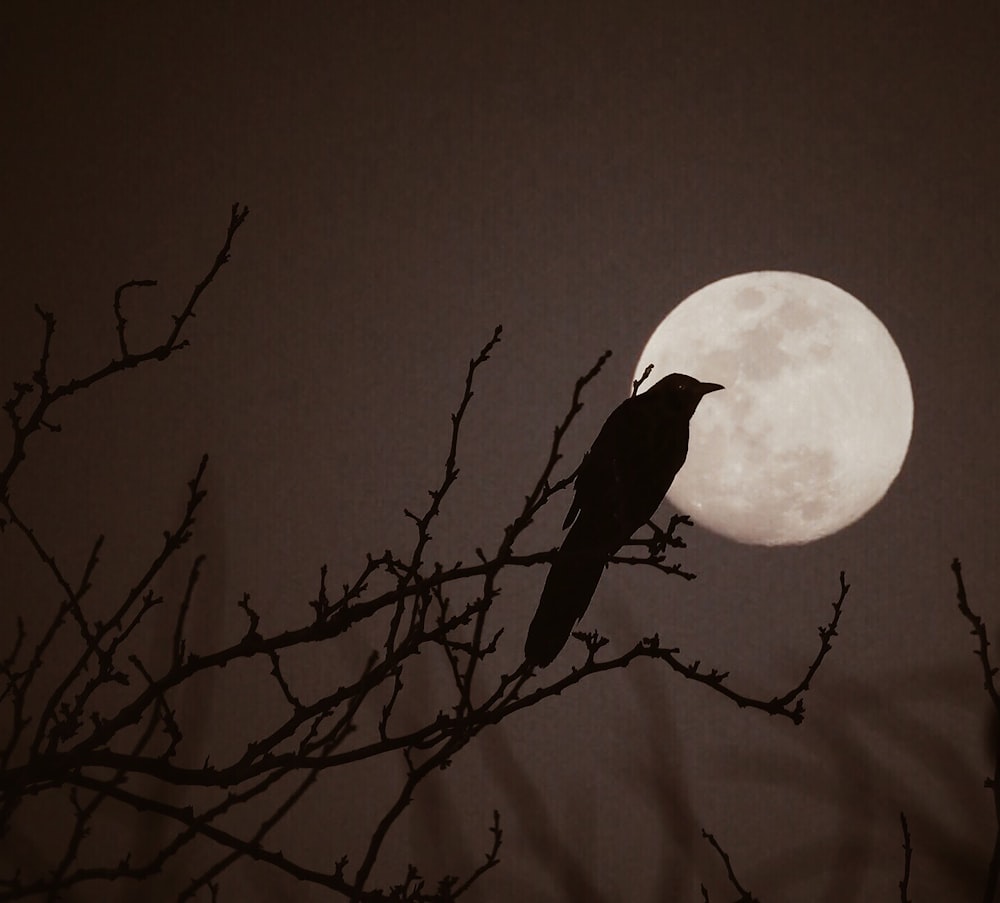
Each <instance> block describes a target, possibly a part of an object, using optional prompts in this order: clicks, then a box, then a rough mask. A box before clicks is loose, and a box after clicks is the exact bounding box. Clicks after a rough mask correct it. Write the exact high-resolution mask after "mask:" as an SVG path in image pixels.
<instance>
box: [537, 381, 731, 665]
mask: <svg viewBox="0 0 1000 903" xmlns="http://www.w3.org/2000/svg"><path fill="white" fill-rule="evenodd" d="M721 388H723V387H722V386H720V385H718V384H716V383H703V382H699V381H698V380H696V379H694V378H693V377H691V376H685V375H684V374H683V373H672V374H670V376H666V377H664V378H663V379H661V380H660V381H659V382H658V383H656V384H655V385H654V386H653V387H652V388H650V389H649V390H647V391H646V392H643V393H642V394H641V395H633V396H632V397H631V398H627V399H626V400H625V401H623V402H622V403H621V404H620V405H618V407H617V408H615V410H614V411H612V412H611V416H610V417H608V419H607V420H606V421H605V423H604V426H603V427H602V428H601V432H600V433H599V434H598V436H597V439H595V440H594V444H593V446H591V449H590V451H589V452H587V454H585V455H584V457H583V461H582V462H581V463H580V467H579V468H578V469H577V473H576V478H575V492H574V496H573V502H572V504H571V505H570V508H569V513H568V514H567V515H566V520H565V521H564V522H563V529H564V530H565V529H566V528H567V527H569V526H570V525H572V529H571V530H570V531H569V533H568V534H567V536H566V539H565V541H564V542H563V544H562V547H561V548H560V549H559V551H558V552H557V553H556V557H555V560H554V561H553V562H552V567H551V569H550V570H549V576H548V578H547V579H546V580H545V587H544V589H543V590H542V596H541V599H540V600H539V602H538V610H537V611H536V612H535V617H534V619H533V620H532V622H531V626H530V627H529V628H528V636H527V639H526V640H525V643H524V658H525V661H526V662H527V664H528V666H529V667H535V666H539V667H544V666H545V665H548V664H549V663H550V662H551V661H552V660H553V659H554V658H555V657H556V656H557V655H558V654H559V651H560V650H561V649H562V648H563V646H565V645H566V640H568V639H569V635H570V632H571V631H572V630H573V625H574V624H576V622H577V621H579V620H580V618H582V617H583V614H584V612H585V611H586V610H587V606H588V605H589V604H590V600H591V598H592V597H593V595H594V591H595V590H596V589H597V584H598V582H599V581H600V579H601V572H602V571H603V570H604V567H605V565H606V564H607V561H608V558H610V557H611V556H612V555H614V554H615V553H616V552H617V551H618V550H619V549H620V548H621V547H622V546H623V545H624V544H625V543H626V542H628V540H629V539H630V538H631V537H632V534H633V533H635V531H636V530H638V529H639V527H641V526H642V525H643V524H645V523H648V522H649V521H650V519H651V518H652V516H653V514H654V513H655V512H656V509H657V508H659V506H660V502H662V501H663V497H664V496H665V495H666V494H667V490H668V489H669V488H670V484H671V483H672V482H673V480H674V477H675V476H676V475H677V471H679V470H680V469H681V465H682V464H683V463H684V459H685V458H686V457H687V450H688V423H689V421H690V420H691V416H692V415H693V414H694V412H695V409H696V408H697V407H698V402H700V401H701V399H702V398H703V397H704V396H705V395H707V394H708V393H709V392H717V391H718V390H719V389H721Z"/></svg>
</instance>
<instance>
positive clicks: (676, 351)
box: [636, 272, 913, 545]
mask: <svg viewBox="0 0 1000 903" xmlns="http://www.w3.org/2000/svg"><path fill="white" fill-rule="evenodd" d="M647 364H653V365H654V368H655V369H654V370H653V373H652V374H651V376H650V379H649V380H648V381H647V383H646V384H645V385H644V387H648V386H650V385H652V384H653V383H655V382H656V381H657V380H658V379H660V378H661V377H664V376H666V375H667V374H668V373H673V372H675V371H676V372H679V373H688V374H690V375H691V376H694V377H695V378H697V379H700V380H702V381H703V382H717V383H722V385H724V386H725V387H726V390H725V391H724V392H719V393H718V394H715V395H710V396H708V397H707V398H706V399H705V400H704V401H703V402H702V403H701V405H700V406H699V408H698V411H697V413H696V414H695V416H694V418H693V419H692V421H691V442H690V449H689V451H688V458H687V463H685V465H684V467H683V468H681V471H680V473H679V474H678V475H677V477H676V479H675V480H674V484H673V486H672V487H671V489H670V492H669V494H668V498H669V499H670V501H671V504H673V505H674V507H676V508H677V510H678V511H681V512H683V513H685V514H690V515H691V516H692V518H694V520H695V522H696V523H698V524H699V525H700V526H704V527H708V528H709V529H711V530H714V531H715V532H716V533H721V534H722V535H724V536H728V537H730V538H732V539H735V540H738V541H739V542H746V543H758V544H764V545H782V544H789V543H805V542H811V541H813V540H815V539H819V538H820V537H823V536H828V535H830V534H831V533H835V532H836V531H837V530H840V529H842V528H843V527H846V526H847V525H848V524H851V523H853V522H854V521H856V520H858V519H859V518H861V517H863V516H864V515H865V514H866V513H867V512H868V511H869V510H870V509H871V508H872V507H873V506H874V505H875V504H876V503H877V502H878V501H879V499H881V498H882V496H884V495H885V493H886V491H887V490H888V488H889V486H890V485H891V484H892V481H893V480H894V479H895V478H896V475H897V474H898V473H899V469H900V468H901V467H902V466H903V460H904V459H905V457H906V451H907V448H908V447H909V444H910V434H911V432H912V429H913V393H912V391H911V389H910V378H909V376H908V374H907V372H906V365H905V364H904V363H903V358H902V356H901V355H900V353H899V349H898V348H897V347H896V343H895V342H894V341H893V340H892V336H890V335H889V332H888V330H886V328H885V327H884V326H883V325H882V323H881V321H880V320H879V319H878V318H877V317H876V316H875V315H874V314H873V313H872V312H871V311H870V310H868V308H867V307H865V306H864V304H862V303H861V302H860V301H858V300H857V298H854V297H853V296H852V295H849V294H848V293H847V292H845V291H843V290H842V289H840V288H838V287H837V286H835V285H832V284H830V283H829V282H825V281H824V280H822V279H816V278H814V277H812V276H805V275H802V274H801V273H787V272H757V273H743V274H741V275H738V276H730V277H729V278H727V279H720V280H719V281H718V282H713V283H712V284H711V285H708V286H706V287H705V288H703V289H701V290H700V291H697V292H695V293H694V294H693V295H691V296H690V297H689V298H687V299H686V300H685V301H683V302H682V303H681V304H679V305H678V306H677V307H675V308H674V309H673V310H672V311H671V312H670V313H669V314H668V315H667V317H666V319H664V320H663V322H662V323H660V325H659V326H658V327H657V329H656V331H655V332H654V333H653V335H652V336H651V337H650V339H649V342H648V343H647V344H646V348H645V349H644V350H643V352H642V356H641V357H640V358H639V364H638V367H637V368H636V378H639V376H641V375H642V372H643V370H644V369H645V367H646V365H647ZM640 391H641V390H640Z"/></svg>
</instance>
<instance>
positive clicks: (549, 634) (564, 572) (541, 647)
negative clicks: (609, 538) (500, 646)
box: [524, 522, 608, 667]
mask: <svg viewBox="0 0 1000 903" xmlns="http://www.w3.org/2000/svg"><path fill="white" fill-rule="evenodd" d="M607 560H608V552H607V551H605V550H604V546H603V544H600V543H595V542H594V541H593V539H592V538H591V537H588V536H587V534H586V531H585V529H584V528H583V526H582V525H581V524H580V523H579V522H577V523H576V524H574V525H573V529H572V530H570V532H569V535H568V536H567V537H566V541H565V542H564V543H563V545H562V548H561V549H560V550H559V553H558V555H556V559H555V561H553V562H552V568H551V569H550V570H549V576H548V577H547V578H546V580H545V588H544V589H543V590H542V597H541V599H540V600H539V602H538V610H537V611H536V612H535V617H534V618H533V620H532V622H531V626H530V627H529V628H528V637H527V639H526V640H525V641H524V658H525V661H526V662H527V663H528V664H529V665H530V666H532V667H535V666H540V667H545V665H548V664H549V663H550V662H551V661H552V660H553V659H554V658H555V657H556V656H557V655H558V654H559V651H560V650H561V649H562V647H563V646H565V645H566V640H568V639H569V635H570V633H571V632H572V631H573V625H574V624H576V622H577V621H579V620H580V618H582V617H583V613H584V612H585V611H586V610H587V606H588V605H590V600H591V599H592V598H593V596H594V592H595V590H596V589H597V584H598V583H599V582H600V579H601V572H602V571H603V570H604V565H605V563H606V562H607Z"/></svg>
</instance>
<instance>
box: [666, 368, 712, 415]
mask: <svg viewBox="0 0 1000 903" xmlns="http://www.w3.org/2000/svg"><path fill="white" fill-rule="evenodd" d="M723 388H725V387H724V386H720V385H719V384H718V383H703V382H700V381H699V380H697V379H695V378H694V377H693V376H688V375H687V374H685V373H671V374H670V376H664V377H663V379H661V380H660V381H659V382H658V383H656V385H654V386H653V387H652V388H651V389H650V390H649V391H648V392H647V393H646V394H647V395H649V396H650V397H651V398H652V397H656V398H657V399H658V400H659V402H660V403H662V404H669V405H670V406H671V407H672V408H675V409H677V410H680V411H684V412H685V413H686V414H687V415H688V417H690V416H691V415H692V414H693V413H694V412H695V408H697V407H698V402H699V401H701V400H702V398H704V396H706V395H708V393H709V392H718V391H719V389H723Z"/></svg>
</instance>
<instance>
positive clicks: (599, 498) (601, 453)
mask: <svg viewBox="0 0 1000 903" xmlns="http://www.w3.org/2000/svg"><path fill="white" fill-rule="evenodd" d="M631 401H632V399H631V398H627V399H626V400H625V401H623V402H622V403H621V404H620V405H618V407H617V408H615V409H614V410H613V411H612V412H611V414H610V416H609V417H608V419H607V420H605V421H604V426H603V427H601V431H600V433H598V434H597V438H596V439H595V440H594V444H593V445H592V446H591V447H590V451H588V452H587V453H586V454H585V455H584V456H583V460H582V461H581V462H580V467H579V468H578V469H577V473H576V481H575V490H576V491H575V493H574V495H573V502H572V503H571V504H570V506H569V511H568V512H567V513H566V519H565V520H564V521H563V529H564V530H565V529H566V528H567V527H569V526H570V524H572V523H573V521H575V520H576V518H577V516H578V515H579V514H580V512H581V511H593V512H595V513H596V512H602V511H605V509H607V508H608V505H609V503H611V502H612V500H613V497H614V494H615V493H616V487H617V486H618V485H619V483H620V482H621V474H620V468H621V459H622V451H623V447H624V446H627V444H628V443H629V442H630V441H633V437H631V436H630V433H631V432H633V430H632V428H631V421H632V417H631V416H630V411H631V408H632V405H631Z"/></svg>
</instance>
